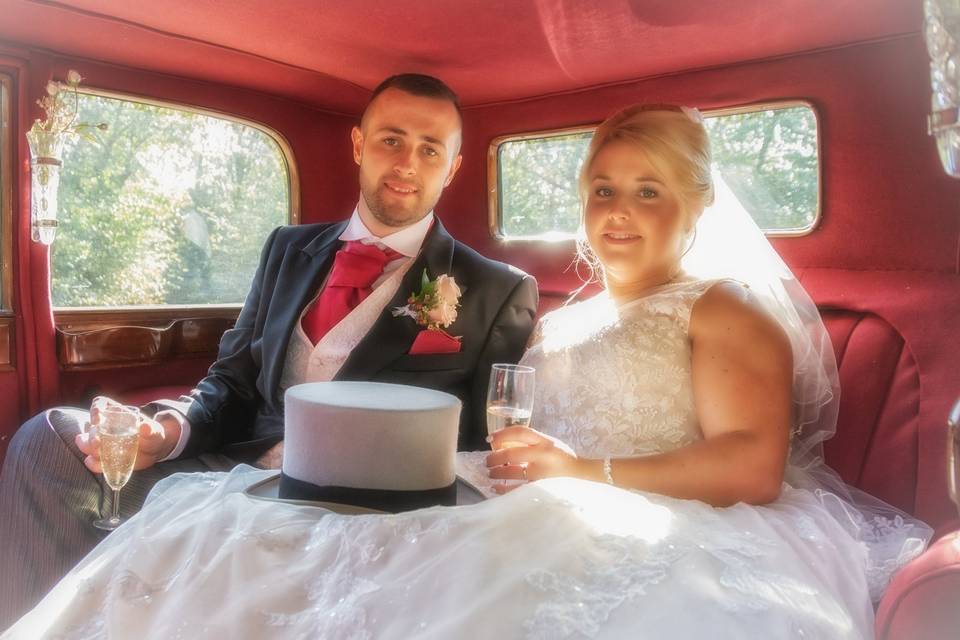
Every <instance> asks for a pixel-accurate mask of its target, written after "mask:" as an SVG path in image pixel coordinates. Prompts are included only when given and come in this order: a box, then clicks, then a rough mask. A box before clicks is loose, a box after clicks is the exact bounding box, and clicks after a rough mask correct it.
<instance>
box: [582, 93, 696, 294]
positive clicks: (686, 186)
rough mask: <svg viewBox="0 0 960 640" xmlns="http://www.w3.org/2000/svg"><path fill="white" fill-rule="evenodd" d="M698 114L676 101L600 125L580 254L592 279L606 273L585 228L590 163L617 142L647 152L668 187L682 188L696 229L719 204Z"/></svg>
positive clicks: (591, 152)
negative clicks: (703, 216) (715, 200)
mask: <svg viewBox="0 0 960 640" xmlns="http://www.w3.org/2000/svg"><path fill="white" fill-rule="evenodd" d="M696 113H697V112H695V111H693V110H685V109H683V108H681V107H678V106H675V105H666V104H637V105H632V106H629V107H626V108H624V109H621V110H620V111H618V112H617V113H615V114H613V115H612V116H610V117H609V118H607V119H606V120H605V121H604V122H603V123H602V124H601V125H600V126H599V127H597V130H596V132H595V133H594V134H593V139H592V140H591V141H590V147H589V149H588V150H587V157H586V159H585V160H584V161H583V167H582V168H581V169H580V176H579V181H578V187H579V192H580V223H581V231H580V234H579V238H578V240H577V253H578V255H579V257H580V259H581V260H582V261H584V262H586V263H587V264H588V265H589V267H590V271H591V278H590V280H591V281H592V280H594V279H595V278H597V277H598V276H600V275H601V274H602V268H601V266H600V264H599V261H598V260H597V258H596V256H595V255H593V252H592V251H591V250H590V247H589V245H588V244H587V240H586V234H585V233H584V231H583V219H584V218H583V216H584V212H585V211H586V207H587V199H588V198H589V195H590V167H591V166H592V165H593V160H594V158H596V157H597V154H598V153H599V152H600V150H601V149H603V148H604V147H605V146H606V145H608V144H609V143H611V142H616V141H619V142H626V143H628V144H631V145H633V146H635V147H636V148H637V150H638V151H642V152H644V153H646V154H647V156H648V158H649V159H650V163H651V164H653V166H654V167H656V168H657V170H659V171H660V173H661V174H662V175H663V176H664V177H665V179H666V180H667V181H668V186H669V187H670V188H671V189H673V190H675V191H676V193H677V195H678V197H679V199H680V202H681V203H682V206H683V209H684V213H685V214H686V215H688V216H691V217H692V224H691V227H692V225H693V224H696V220H697V218H699V217H700V214H701V213H702V212H703V210H704V209H705V208H706V207H709V206H710V205H711V204H713V197H714V191H713V179H712V177H711V175H710V158H711V157H710V138H709V137H708V136H707V130H706V129H705V128H704V126H703V122H702V121H701V120H700V118H699V114H697V115H696V116H694V115H692V114H696ZM688 114H691V115H688Z"/></svg>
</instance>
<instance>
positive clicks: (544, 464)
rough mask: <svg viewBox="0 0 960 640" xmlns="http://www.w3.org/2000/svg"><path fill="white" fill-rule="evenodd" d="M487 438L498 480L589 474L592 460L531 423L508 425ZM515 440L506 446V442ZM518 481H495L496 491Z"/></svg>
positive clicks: (489, 465) (489, 464) (490, 467)
mask: <svg viewBox="0 0 960 640" xmlns="http://www.w3.org/2000/svg"><path fill="white" fill-rule="evenodd" d="M487 440H488V441H489V442H490V446H491V448H492V449H493V453H491V454H490V455H488V456H487V469H488V470H489V471H490V477H491V478H494V479H497V480H520V481H521V482H533V481H534V480H540V479H542V478H554V477H558V476H562V477H568V478H585V477H590V476H591V473H590V470H589V469H587V465H588V464H589V462H590V461H589V460H586V459H585V458H578V457H577V454H576V453H574V451H573V449H571V448H570V447H569V446H568V445H567V444H566V443H564V442H562V441H560V440H558V439H556V438H553V437H550V436H548V435H546V434H543V433H540V432H539V431H537V430H536V429H531V428H529V427H506V428H505V429H501V430H500V431H497V432H496V433H493V434H492V435H491V436H490V437H489V438H487ZM507 442H509V443H512V444H513V446H511V447H504V446H503V445H504V443H507ZM517 486H519V485H494V487H493V490H494V491H496V492H497V493H506V492H507V491H510V490H512V489H515V488H516V487H517Z"/></svg>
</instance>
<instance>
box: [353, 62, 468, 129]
mask: <svg viewBox="0 0 960 640" xmlns="http://www.w3.org/2000/svg"><path fill="white" fill-rule="evenodd" d="M387 89H399V90H400V91H403V92H404V93H409V94H410V95H414V96H420V97H421V98H434V99H436V100H445V101H447V102H449V103H450V104H452V105H453V106H454V108H455V109H456V110H457V115H458V116H459V117H460V121H461V122H463V113H462V112H461V110H460V97H459V96H457V94H456V93H455V92H454V90H453V89H451V88H450V87H448V86H447V85H446V84H445V83H444V82H443V81H442V80H440V79H438V78H434V77H433V76H428V75H424V74H422V73H400V74H397V75H395V76H390V77H389V78H387V79H386V80H384V81H383V82H381V83H380V84H378V85H377V87H376V88H375V89H374V90H373V93H372V94H371V95H370V100H369V101H367V106H366V107H364V109H363V111H364V113H366V111H367V109H369V108H370V105H371V104H373V101H374V100H376V99H377V96H378V95H380V94H381V93H383V92H384V91H386V90H387Z"/></svg>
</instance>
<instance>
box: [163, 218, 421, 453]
mask: <svg viewBox="0 0 960 640" xmlns="http://www.w3.org/2000/svg"><path fill="white" fill-rule="evenodd" d="M433 218H434V216H433V211H431V212H430V213H428V214H427V215H425V216H424V217H423V218H422V219H421V220H419V221H417V222H415V223H414V224H411V225H409V226H407V227H403V228H402V229H400V230H399V231H396V232H394V233H391V234H390V235H387V236H383V237H378V236H375V235H374V234H373V233H372V232H371V231H370V230H369V229H368V228H367V225H365V224H364V223H363V220H362V219H361V218H360V212H359V204H358V206H357V207H355V208H354V210H353V214H352V215H351V216H350V221H349V222H348V223H347V228H346V229H344V231H343V233H341V234H340V238H339V239H340V240H343V241H344V242H349V241H352V240H359V241H360V242H363V243H364V244H376V245H378V246H379V247H380V248H381V249H382V248H384V247H387V248H390V249H393V250H394V251H396V252H397V253H399V254H400V256H399V257H397V258H394V259H393V260H391V261H390V262H388V263H387V264H386V265H385V266H384V269H383V274H381V275H380V277H379V278H377V279H376V280H375V281H374V282H373V285H372V289H373V292H372V293H371V294H370V295H369V296H367V298H365V299H364V300H363V302H361V303H360V304H359V305H358V306H357V307H356V308H355V309H353V310H352V311H351V312H350V313H349V314H347V316H346V317H344V318H343V319H342V320H341V321H340V322H339V323H337V325H336V326H334V327H333V328H332V329H330V331H328V332H327V334H326V335H325V336H323V337H322V338H321V339H320V341H319V342H318V343H317V344H316V345H313V344H312V343H311V342H310V339H309V338H307V336H306V334H305V333H304V331H303V327H302V325H301V322H300V320H302V319H303V313H306V311H307V309H309V308H310V307H311V306H312V305H313V302H314V301H315V300H316V299H317V297H319V296H320V293H321V292H322V291H323V289H324V287H325V286H326V283H327V281H326V279H324V281H323V283H322V284H321V285H320V288H319V290H318V291H317V293H316V295H315V296H314V297H313V299H312V300H311V301H310V303H309V304H308V305H307V306H306V307H305V308H304V311H303V313H301V314H300V319H298V321H297V325H296V327H294V330H293V333H292V334H291V336H290V344H289V345H288V347H287V355H286V359H285V361H284V367H283V373H282V375H281V382H280V390H281V391H284V390H286V389H287V388H288V387H291V386H293V385H294V384H301V383H303V382H324V381H329V380H332V379H333V377H334V376H335V375H336V373H337V371H339V370H340V367H342V366H343V363H344V362H346V360H347V358H348V357H349V355H350V352H351V351H352V350H353V347H355V346H356V345H357V343H359V342H360V340H362V339H363V337H364V336H365V335H366V334H367V332H368V331H369V330H370V328H371V327H372V326H373V323H374V322H376V319H377V318H378V317H379V316H380V314H381V313H383V310H384V308H385V307H386V306H387V304H388V303H389V302H390V300H391V299H392V298H393V296H394V294H395V293H396V292H397V288H398V287H399V286H400V282H401V281H402V280H403V276H404V274H406V272H407V270H408V269H409V268H410V265H412V264H413V261H414V259H415V258H416V257H417V255H418V254H419V253H420V247H421V246H422V245H423V240H424V238H426V237H427V232H428V231H430V227H431V226H433ZM327 275H328V277H329V273H328V274H327ZM161 415H164V416H170V417H172V418H174V419H175V420H177V422H179V423H180V437H179V439H178V440H177V445H176V446H175V447H174V448H173V451H171V452H170V455H168V456H167V457H166V458H163V460H161V462H163V461H164V460H172V459H174V458H176V457H177V456H179V455H180V454H181V453H183V450H184V448H185V447H186V446H187V441H188V440H189V439H190V423H189V422H188V421H187V419H186V417H185V416H184V415H183V414H181V413H180V412H178V411H174V410H172V409H168V410H165V411H161V412H159V413H158V414H157V416H158V417H159V416H161Z"/></svg>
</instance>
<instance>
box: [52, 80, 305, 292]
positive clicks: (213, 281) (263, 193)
mask: <svg viewBox="0 0 960 640" xmlns="http://www.w3.org/2000/svg"><path fill="white" fill-rule="evenodd" d="M79 100H80V103H79V109H80V114H79V118H78V119H79V120H80V121H83V122H105V123H107V124H108V129H107V130H106V131H98V132H97V134H96V136H95V140H86V139H83V138H74V139H71V140H70V141H69V142H68V146H67V148H66V150H65V152H64V159H63V166H64V170H63V176H62V179H61V186H60V210H61V216H60V229H59V232H58V234H57V239H56V242H54V244H53V247H52V249H53V256H52V295H53V304H54V306H55V307H59V308H64V307H116V306H128V305H148V306H160V305H203V304H240V303H242V302H243V300H244V297H245V295H246V292H247V288H248V286H249V284H250V280H251V278H252V277H253V273H254V271H255V269H256V266H257V260H258V258H259V254H260V248H261V246H262V245H263V242H264V240H265V239H266V237H267V235H268V234H269V232H270V231H271V230H272V229H273V228H274V227H276V226H278V225H281V224H286V223H287V222H288V221H289V219H290V209H291V207H290V201H291V196H290V189H291V181H290V177H289V171H288V166H287V159H286V157H285V154H284V152H283V150H282V149H281V147H280V145H279V144H278V143H277V141H276V140H275V139H274V138H273V137H272V136H271V135H269V134H267V133H266V132H265V131H263V130H261V129H259V128H257V127H254V126H251V125H248V124H244V123H241V122H237V121H234V120H230V119H227V118H223V117H216V116H212V115H207V114H203V113H197V112H193V111H188V110H185V109H178V108H173V107H161V106H155V105H152V104H146V103H142V102H134V101H132V100H127V99H118V98H113V97H104V96H100V95H94V94H80V98H79Z"/></svg>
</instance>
